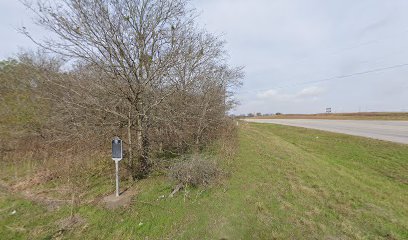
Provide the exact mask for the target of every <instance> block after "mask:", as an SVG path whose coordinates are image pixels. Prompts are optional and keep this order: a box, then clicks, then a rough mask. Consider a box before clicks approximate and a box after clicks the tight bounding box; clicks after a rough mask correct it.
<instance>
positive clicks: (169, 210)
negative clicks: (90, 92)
mask: <svg viewBox="0 0 408 240" xmlns="http://www.w3.org/2000/svg"><path fill="white" fill-rule="evenodd" d="M407 159H408V146H406V145H403V144H396V143H391V142H383V141H378V140H374V139H369V138H362V137H355V136H350V135H343V134H337V133H330V132H323V131H318V130H312V129H306V128H294V127H288V126H282V125H274V124H257V123H244V124H241V126H240V130H239V149H237V152H236V154H235V156H234V157H233V158H231V159H230V160H229V161H227V162H225V161H222V162H220V164H221V165H222V166H223V169H224V170H225V172H226V173H228V175H227V176H226V177H225V178H224V180H222V181H221V182H220V183H219V184H215V185H214V186H212V187H211V188H210V189H200V188H198V189H189V190H188V191H186V192H184V194H179V195H176V196H175V197H174V198H159V196H162V195H167V194H168V193H169V191H170V190H171V187H172V186H171V184H169V183H168V181H166V178H165V177H152V178H148V179H144V180H141V181H139V182H137V183H136V185H135V186H134V187H135V188H136V189H137V191H138V194H137V195H136V196H135V197H134V198H133V199H132V203H131V205H130V206H129V207H126V208H122V209H119V210H109V209H105V208H103V207H101V206H100V205H99V204H95V201H96V202H97V200H95V201H91V200H90V201H86V202H84V203H83V204H81V205H80V206H79V210H78V217H80V219H81V221H79V222H78V223H77V224H75V225H73V226H71V227H70V228H64V231H63V232H62V230H61V220H63V219H66V218H67V217H68V216H69V214H70V206H66V207H65V206H62V207H61V208H59V209H54V210H52V209H51V210H50V209H47V208H46V206H44V205H43V204H40V203H34V202H32V201H31V200H28V199H25V198H22V196H21V194H14V193H7V192H2V193H0V236H2V237H4V238H3V239H50V238H52V237H57V236H59V237H62V238H63V239H147V237H148V238H149V239H305V238H307V239H407V238H408V230H407V229H408V174H407V169H408V161H407ZM3 176H4V175H3ZM92 176H94V175H92ZM2 178H3V177H2ZM4 180H6V179H4ZM56 181H59V180H58V179H54V180H52V181H50V182H47V183H45V185H44V187H47V186H48V187H49V186H53V185H55V184H57V183H56ZM92 182H105V181H101V179H99V178H98V177H97V175H95V177H93V179H92ZM37 187H38V188H40V186H38V185H37ZM110 188H111V184H110V183H109V182H106V184H105V185H103V186H101V184H92V185H91V189H90V193H91V194H90V193H88V194H87V198H91V197H93V196H94V197H96V199H98V197H97V196H98V195H99V194H101V193H102V194H103V193H106V190H107V189H110ZM61 235H62V236H61Z"/></svg>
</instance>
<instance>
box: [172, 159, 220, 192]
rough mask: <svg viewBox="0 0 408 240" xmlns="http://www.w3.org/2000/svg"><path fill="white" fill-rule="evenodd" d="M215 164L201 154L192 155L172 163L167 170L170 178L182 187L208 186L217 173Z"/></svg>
mask: <svg viewBox="0 0 408 240" xmlns="http://www.w3.org/2000/svg"><path fill="white" fill-rule="evenodd" d="M219 173H220V171H219V170H218V167H217V164H216V163H215V162H214V161H211V160H209V159H207V158H204V157H202V156H192V157H190V158H187V159H184V160H183V161H181V162H178V163H176V164H174V166H173V167H172V168H171V169H170V171H169V177H170V179H171V180H173V181H175V182H177V184H182V185H183V186H184V187H186V186H191V187H198V186H208V185H209V184H210V183H212V182H213V181H214V180H215V179H216V178H217V177H218V175H219Z"/></svg>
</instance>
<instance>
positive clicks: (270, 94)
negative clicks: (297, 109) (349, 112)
mask: <svg viewBox="0 0 408 240" xmlns="http://www.w3.org/2000/svg"><path fill="white" fill-rule="evenodd" d="M324 93H325V89H324V88H322V87H317V86H313V87H307V88H304V89H301V90H300V91H298V92H295V93H283V92H280V91H278V90H276V89H270V90H267V91H264V92H261V93H258V94H257V98H258V99H263V100H274V101H280V102H299V101H306V100H312V101H315V100H317V99H318V98H319V97H320V96H321V95H323V94H324Z"/></svg>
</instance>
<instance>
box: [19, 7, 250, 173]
mask: <svg viewBox="0 0 408 240" xmlns="http://www.w3.org/2000/svg"><path fill="white" fill-rule="evenodd" d="M26 6H27V7H29V8H30V9H31V10H33V12H34V13H36V15H37V18H36V23H37V24H39V25H40V26H42V27H44V28H45V29H47V30H49V31H50V32H52V33H53V34H54V35H55V36H54V37H53V39H50V40H44V41H41V42H38V41H36V40H35V39H33V38H31V36H30V34H29V32H28V31H27V29H23V32H24V33H25V34H26V35H27V36H28V37H30V38H31V39H32V40H33V41H35V42H36V43H38V44H39V45H40V46H42V47H44V48H45V49H48V50H51V51H53V52H54V53H58V54H61V55H62V56H65V57H67V58H69V59H71V60H73V61H76V62H80V63H81V66H82V68H76V70H75V71H73V72H70V74H69V81H68V80H66V79H67V78H66V77H67V76H63V75H60V76H59V77H58V79H60V80H58V81H56V80H55V76H53V77H52V78H49V79H48V80H49V82H50V83H52V84H54V85H56V86H59V88H58V89H60V91H61V90H63V89H65V91H66V92H63V94H62V95H61V96H58V94H56V96H54V97H57V98H59V99H61V102H63V103H64V104H65V106H66V107H67V106H69V108H67V111H68V110H69V112H67V113H66V117H67V118H70V119H71V122H72V123H73V125H74V126H76V127H79V125H80V124H81V123H82V122H84V121H85V120H86V121H85V122H87V121H88V122H89V121H91V122H92V124H93V125H94V126H100V125H101V124H107V123H110V124H112V125H115V124H116V126H118V125H120V126H126V129H127V141H126V142H127V145H128V147H127V148H128V158H129V167H130V168H131V169H132V172H133V173H134V178H142V177H144V176H146V175H147V174H148V173H149V171H150V166H149V156H150V154H151V147H152V146H151V144H152V136H151V134H153V133H156V134H157V133H158V134H163V130H164V129H165V128H166V127H164V126H168V127H167V130H168V129H171V128H172V127H171V124H176V123H175V121H183V119H181V118H174V117H171V116H173V115H177V116H180V117H184V118H186V119H189V118H192V119H194V120H190V121H189V122H190V126H192V127H195V130H194V133H193V135H192V136H193V138H194V140H195V143H196V144H197V145H198V144H199V143H200V139H201V138H202V135H203V133H204V131H205V130H206V129H208V127H209V126H210V125H209V123H210V122H211V121H212V120H211V121H210V120H209V115H210V114H215V113H216V114H217V116H218V118H219V117H221V118H222V117H224V116H225V113H226V111H228V107H226V106H227V105H228V104H227V100H226V99H227V97H228V89H229V87H230V86H231V85H236V84H237V83H238V81H237V80H238V79H239V78H240V77H241V76H242V75H241V69H238V68H237V69H230V68H229V67H228V65H227V64H226V59H225V56H226V53H225V52H224V51H223V42H222V41H219V40H218V39H217V38H216V37H214V36H212V35H211V34H208V33H206V32H204V31H199V30H198V29H197V27H196V25H195V23H194V19H195V15H194V11H193V10H190V9H189V8H188V1H186V0H62V1H58V2H53V1H38V2H37V4H36V5H31V4H28V3H26ZM91 70H92V71H91ZM89 73H91V75H90V74H89ZM61 76H62V78H61ZM64 79H65V80H64ZM60 93H61V92H60ZM175 99H178V100H175ZM190 101H193V102H190ZM215 102H217V104H214V103H215ZM189 103H193V105H194V106H192V107H189V108H184V107H180V105H181V106H185V105H188V104H189ZM187 109H190V110H187ZM193 109H194V110H193ZM183 110H185V111H183ZM84 113H86V114H87V116H84ZM90 116H94V117H93V118H92V117H90ZM166 118H168V120H166ZM214 119H215V118H214ZM171 120H173V122H171ZM191 122H193V123H191ZM92 124H89V125H92ZM179 127H180V128H183V127H185V125H184V124H181V125H179ZM180 128H179V129H180ZM173 129H174V128H173ZM176 129H177V127H176ZM189 129H191V128H189ZM77 131H79V129H78V130H77ZM170 132H171V133H172V135H174V132H176V131H170ZM134 135H135V136H134ZM182 138H183V137H182ZM136 158H137V159H138V164H136V162H135V160H134V159H136Z"/></svg>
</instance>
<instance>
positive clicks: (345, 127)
mask: <svg viewBox="0 0 408 240" xmlns="http://www.w3.org/2000/svg"><path fill="white" fill-rule="evenodd" d="M246 121H249V122H257V123H274V124H281V125H287V126H295V127H304V128H312V129H318V130H323V131H330V132H336V133H344V134H350V135H356V136H362V137H368V138H374V139H380V140H385V141H391V142H397V143H404V144H408V121H378V120H376V121H372V120H369V121H364V120H323V119H247V120H246Z"/></svg>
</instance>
